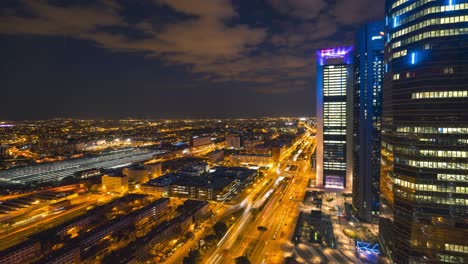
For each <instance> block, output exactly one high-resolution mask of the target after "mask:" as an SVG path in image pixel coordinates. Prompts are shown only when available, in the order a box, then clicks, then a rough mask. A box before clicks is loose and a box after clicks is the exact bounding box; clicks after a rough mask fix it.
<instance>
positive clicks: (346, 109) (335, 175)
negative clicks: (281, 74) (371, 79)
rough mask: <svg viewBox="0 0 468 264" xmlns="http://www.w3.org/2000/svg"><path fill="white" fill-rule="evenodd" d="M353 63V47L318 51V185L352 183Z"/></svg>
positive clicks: (327, 186) (347, 184)
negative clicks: (351, 113) (351, 95)
mask: <svg viewBox="0 0 468 264" xmlns="http://www.w3.org/2000/svg"><path fill="white" fill-rule="evenodd" d="M351 63H352V47H336V48H329V49H321V50H318V51H317V89H316V91H317V112H316V113H317V164H316V169H317V177H316V186H317V187H325V188H337V189H345V188H347V189H350V188H351V186H352V183H351V182H352V166H351V165H352V162H350V160H348V159H350V158H351V156H352V155H351V154H352V153H351V145H350V141H351V140H352V135H351V130H350V129H349V128H351V126H352V123H351V118H352V115H350V110H351V104H350V103H349V102H348V101H350V100H351V99H352V98H351V97H350V96H349V95H350V94H351V93H350V90H351V89H352V85H351V83H352V65H351Z"/></svg>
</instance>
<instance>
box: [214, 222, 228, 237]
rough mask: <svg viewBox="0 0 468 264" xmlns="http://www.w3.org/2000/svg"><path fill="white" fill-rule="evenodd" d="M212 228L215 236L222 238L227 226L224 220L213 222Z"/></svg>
mask: <svg viewBox="0 0 468 264" xmlns="http://www.w3.org/2000/svg"><path fill="white" fill-rule="evenodd" d="M213 229H214V231H215V234H216V237H217V238H222V237H223V236H224V234H225V233H226V231H227V226H226V223H224V222H217V223H216V224H214V226H213Z"/></svg>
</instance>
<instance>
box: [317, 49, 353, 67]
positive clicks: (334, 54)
mask: <svg viewBox="0 0 468 264" xmlns="http://www.w3.org/2000/svg"><path fill="white" fill-rule="evenodd" d="M352 50H353V47H350V46H345V47H334V48H326V49H319V50H317V60H318V61H319V64H320V65H323V63H324V62H325V60H327V59H337V58H338V59H339V58H343V60H344V61H345V62H348V57H349V56H348V55H349V54H350V52H351V51H352ZM349 59H350V58H349Z"/></svg>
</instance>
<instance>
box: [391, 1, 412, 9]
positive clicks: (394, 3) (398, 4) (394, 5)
mask: <svg viewBox="0 0 468 264" xmlns="http://www.w3.org/2000/svg"><path fill="white" fill-rule="evenodd" d="M408 1H409V0H398V1H396V2H393V4H392V8H395V7H397V6H400V5H402V4H404V3H406V2H408Z"/></svg>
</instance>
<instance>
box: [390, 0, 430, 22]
mask: <svg viewBox="0 0 468 264" xmlns="http://www.w3.org/2000/svg"><path fill="white" fill-rule="evenodd" d="M435 1H436V0H421V1H416V2H414V3H412V4H411V5H409V6H407V7H405V8H402V9H400V10H398V11H396V12H394V13H393V17H398V16H400V15H403V14H404V13H407V12H410V11H413V10H414V9H416V8H418V7H420V6H423V5H425V4H427V3H430V2H435ZM396 25H398V23H397V24H396Z"/></svg>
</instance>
